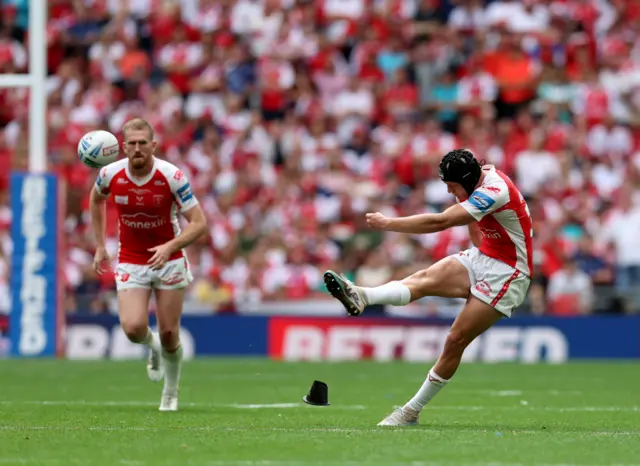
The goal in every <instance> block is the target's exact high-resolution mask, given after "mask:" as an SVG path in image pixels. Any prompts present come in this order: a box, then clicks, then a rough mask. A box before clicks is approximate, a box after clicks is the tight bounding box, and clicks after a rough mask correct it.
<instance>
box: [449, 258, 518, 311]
mask: <svg viewBox="0 0 640 466" xmlns="http://www.w3.org/2000/svg"><path fill="white" fill-rule="evenodd" d="M451 257H455V258H456V259H457V260H458V261H459V262H460V263H461V264H462V265H464V266H465V268H466V269H467V271H468V272H469V281H470V282H471V294H472V295H473V296H475V297H476V298H478V299H479V300H480V301H483V302H485V303H487V304H488V305H489V306H491V307H493V308H494V309H495V310H496V311H498V312H499V313H501V314H504V315H505V316H507V317H511V313H512V312H513V310H514V309H515V308H517V307H518V306H520V305H521V304H522V302H523V301H524V298H525V296H526V295H527V290H528V289H529V284H530V283H531V279H530V278H529V277H528V276H526V275H525V274H523V273H522V272H520V271H519V270H516V269H514V268H513V267H511V266H509V265H507V264H505V263H504V262H501V261H499V260H497V259H494V258H492V257H489V256H485V255H484V254H482V253H481V252H480V251H479V250H478V248H471V249H467V250H466V251H461V252H460V253H458V254H456V255H453V256H451Z"/></svg>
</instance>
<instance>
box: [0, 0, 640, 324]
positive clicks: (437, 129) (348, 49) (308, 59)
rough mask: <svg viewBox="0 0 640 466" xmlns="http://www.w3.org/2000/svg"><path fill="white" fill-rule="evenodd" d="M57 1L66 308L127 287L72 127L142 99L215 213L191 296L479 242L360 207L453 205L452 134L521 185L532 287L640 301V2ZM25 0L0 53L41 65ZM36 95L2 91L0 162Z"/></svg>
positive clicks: (54, 41) (55, 106)
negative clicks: (99, 251) (113, 266)
mask: <svg viewBox="0 0 640 466" xmlns="http://www.w3.org/2000/svg"><path fill="white" fill-rule="evenodd" d="M47 3H48V5H49V20H48V23H47V41H48V43H47V45H48V67H49V77H48V80H47V83H46V85H47V91H48V96H49V100H48V104H49V107H48V114H47V120H48V127H49V153H48V157H49V166H50V169H51V170H52V171H56V172H58V173H59V174H60V175H61V176H62V177H64V178H65V179H66V181H67V186H68V189H67V218H66V222H65V226H64V228H65V232H66V234H67V238H68V243H67V252H68V256H67V258H66V265H65V274H66V276H65V278H66V281H67V286H68V290H69V291H70V293H68V302H67V309H68V310H69V311H74V310H78V309H79V310H82V311H83V312H103V311H104V310H105V309H106V308H107V306H108V304H107V299H106V298H105V297H106V296H109V293H108V292H109V291H110V290H113V288H114V283H113V277H109V276H107V277H96V276H95V275H94V274H93V272H92V271H91V270H90V264H91V260H92V256H93V244H92V235H91V231H90V227H89V215H88V193H89V190H90V188H91V185H92V183H93V182H94V179H95V176H96V173H95V172H93V171H92V170H90V169H88V168H86V167H84V166H83V165H82V164H81V163H80V162H79V161H78V158H77V155H76V145H77V142H78V140H79V138H80V137H81V135H82V134H83V133H85V132H86V131H89V130H92V129H97V128H103V129H108V130H110V131H112V132H114V133H115V134H117V135H118V136H119V137H121V131H120V128H121V126H122V124H123V123H124V122H125V121H126V120H127V119H129V118H132V117H134V116H141V117H143V118H146V119H147V120H149V121H150V122H151V123H152V124H153V126H154V127H155V130H156V139H157V140H158V141H159V155H160V156H161V157H165V158H166V159H168V160H169V161H171V162H173V163H175V164H176V165H178V166H180V167H181V168H182V169H184V170H185V172H186V173H187V174H188V176H189V177H190V179H191V182H192V185H193V187H194V191H195V193H196V195H197V196H198V198H199V199H200V201H201V204H202V205H203V207H204V210H205V212H206V213H207V215H208V217H209V220H210V233H209V235H207V236H206V237H204V238H203V239H202V240H201V241H199V242H198V244H196V245H194V246H193V247H192V248H190V249H189V257H190V261H191V264H192V267H193V269H194V275H195V277H196V282H195V285H194V286H193V287H192V288H191V290H190V293H191V294H190V300H191V301H193V302H197V303H200V305H204V306H205V307H207V308H208V309H211V310H217V311H233V310H234V309H237V308H241V307H242V306H243V304H246V303H253V304H256V303H262V302H265V303H266V302H273V301H280V300H282V301H286V300H312V299H313V300H318V299H329V297H328V295H327V294H326V292H325V291H324V287H323V285H322V272H323V271H324V270H325V269H327V268H331V269H334V270H338V271H344V272H346V274H347V275H348V276H349V277H351V278H353V279H355V280H356V282H357V283H358V284H361V285H367V286H375V285H379V284H382V283H384V282H387V281H389V280H392V279H398V278H402V277H404V276H406V275H407V274H410V273H412V272H413V271H415V270H417V269H420V268H424V267H426V266H428V265H429V264H431V263H433V262H434V261H437V260H439V259H442V258H443V257H445V256H447V255H448V254H451V253H455V252H457V251H458V250H460V249H462V248H466V247H468V246H469V245H470V241H469V238H468V234H467V231H466V228H465V227H461V228H457V229H453V230H449V231H446V232H442V233H440V234H432V235H423V236H415V237H411V236H407V235H398V234H380V233H376V232H372V231H370V230H368V229H367V228H366V225H365V223H364V213H365V212H367V211H381V212H383V213H387V214H389V215H408V214H415V213H419V212H424V211H439V210H441V209H443V208H446V207H447V206H448V205H450V204H451V203H452V202H453V201H454V199H452V197H451V196H450V195H448V194H447V190H446V186H445V185H444V184H443V183H441V182H440V181H439V179H438V177H437V164H438V161H439V159H440V158H441V156H442V155H443V154H445V153H446V152H447V151H449V150H451V149H453V148H457V147H467V148H470V149H472V150H473V151H474V152H475V154H476V155H477V156H478V158H479V159H484V160H485V161H486V162H487V163H491V164H495V165H496V166H497V167H498V168H499V169H501V170H503V171H504V172H506V173H507V174H508V175H509V176H511V177H512V178H513V179H514V181H515V182H516V184H517V185H518V186H519V187H520V189H521V190H522V192H523V194H524V195H525V196H526V199H527V201H528V204H529V208H530V211H531V214H532V217H533V220H534V235H535V238H534V254H535V263H536V273H535V277H534V283H533V285H532V287H531V289H530V293H529V300H528V303H527V306H526V310H528V311H530V312H533V313H537V314H543V313H549V314H586V313H591V312H632V311H633V310H635V309H636V308H638V303H639V302H640V301H639V300H638V299H637V296H636V293H637V291H635V290H637V289H639V288H640V287H639V285H640V247H639V246H640V240H639V239H638V238H639V236H638V232H640V207H639V204H638V202H639V201H640V1H638V0H615V1H614V0H610V1H607V0H521V1H520V0H503V1H482V0H50V1H49V2H47ZM28 4H29V2H28V0H0V5H1V8H2V10H1V18H2V23H1V24H0V73H15V72H20V71H24V70H25V69H26V67H27V63H28V60H27V58H28V57H27V48H26V44H27V40H28V31H27V30H26V24H27V12H28ZM26 98H27V95H26V92H25V91H24V90H20V89H5V90H0V128H2V129H1V130H0V163H2V164H4V166H10V165H11V166H13V167H14V168H24V167H26V163H27V147H28V140H29V129H28V125H27V121H28V114H27V110H28V106H27V104H26ZM8 172H9V171H8V170H5V171H3V172H1V173H0V204H1V205H2V206H3V207H2V208H1V209H0V230H1V231H2V233H1V238H2V241H1V243H0V244H1V245H2V248H1V249H0V277H2V278H1V279H2V280H3V281H4V285H5V288H6V282H7V280H8V277H7V274H8V268H9V264H8V257H9V256H10V251H11V242H10V238H9V235H8V233H7V232H8V230H7V229H8V226H9V225H10V211H9V209H8V207H7V174H8ZM112 207H113V206H112ZM110 215H113V211H112V209H111V212H110ZM109 225H110V227H109V237H110V247H111V250H112V252H115V250H116V247H117V241H116V237H117V226H116V222H110V223H109ZM636 248H637V249H638V251H636ZM0 294H2V293H0ZM3 300H4V301H5V302H2V301H3ZM6 302H8V301H7V300H6V297H5V298H2V299H0V307H1V306H6ZM435 312H437V310H436V311H435Z"/></svg>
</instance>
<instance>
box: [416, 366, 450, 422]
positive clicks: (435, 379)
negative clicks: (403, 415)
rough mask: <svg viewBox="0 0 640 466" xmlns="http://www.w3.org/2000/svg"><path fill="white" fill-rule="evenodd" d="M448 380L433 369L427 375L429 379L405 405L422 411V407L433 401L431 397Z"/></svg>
mask: <svg viewBox="0 0 640 466" xmlns="http://www.w3.org/2000/svg"><path fill="white" fill-rule="evenodd" d="M447 382H449V381H448V380H445V379H443V378H442V377H440V376H439V375H438V374H436V373H435V372H433V369H431V370H430V371H429V374H428V375H427V379H426V380H425V381H424V383H423V384H422V387H420V390H418V393H416V394H415V395H414V397H413V398H411V400H409V401H408V402H407V404H406V405H405V406H406V407H408V408H411V409H412V410H414V411H417V412H420V411H422V408H424V406H425V405H426V404H427V403H429V401H431V398H433V397H434V396H436V395H437V394H438V392H439V391H440V389H441V388H442V387H444V386H445V385H446V384H447Z"/></svg>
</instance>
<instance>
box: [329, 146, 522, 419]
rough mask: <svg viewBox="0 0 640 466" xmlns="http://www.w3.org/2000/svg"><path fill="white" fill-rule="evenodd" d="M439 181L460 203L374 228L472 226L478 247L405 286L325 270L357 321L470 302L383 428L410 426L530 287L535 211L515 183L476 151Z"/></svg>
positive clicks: (379, 220) (378, 221) (456, 156)
mask: <svg viewBox="0 0 640 466" xmlns="http://www.w3.org/2000/svg"><path fill="white" fill-rule="evenodd" d="M440 178H442V181H444V182H445V183H446V184H447V187H448V191H449V193H451V194H453V195H454V196H455V197H456V198H457V199H458V201H459V203H457V204H456V205H454V206H452V207H450V208H448V209H446V210H445V211H444V212H442V213H439V214H421V215H413V216H410V217H399V218H389V217H385V216H384V215H382V214H381V213H379V212H377V213H372V214H367V223H368V224H369V226H370V227H371V228H375V229H377V230H384V231H396V232H400V233H411V234H419V233H434V232H437V231H442V230H445V229H447V228H451V227H455V226H458V225H468V226H469V233H470V236H471V240H472V242H473V245H474V246H475V247H473V248H471V249H468V250H466V251H462V252H460V253H458V254H457V255H452V256H449V257H447V258H445V259H443V260H441V261H439V262H437V263H435V264H434V265H432V266H431V267H429V268H428V269H426V270H421V271H419V272H417V273H415V274H413V275H411V276H409V277H407V278H405V279H404V280H402V281H393V282H390V283H387V284H385V285H382V286H377V287H373V288H367V287H360V286H356V285H355V284H353V283H351V282H350V281H349V280H347V279H346V278H345V277H344V276H343V275H339V274H337V273H335V272H333V271H331V270H329V271H327V272H325V274H324V281H325V284H326V286H327V289H328V290H329V291H330V292H331V294H332V295H333V296H334V297H335V298H337V299H338V300H339V301H340V302H341V303H342V304H343V305H344V307H345V308H346V309H347V312H348V313H349V314H350V315H352V316H358V315H360V314H361V313H362V311H364V309H365V308H366V306H367V305H370V304H390V305H393V306H405V305H407V304H409V303H410V302H412V301H415V300H417V299H420V298H422V297H424V296H442V297H446V298H465V299H466V300H467V302H466V303H465V305H464V307H463V308H462V311H461V312H460V314H458V316H457V317H456V319H455V321H454V322H453V325H452V326H451V329H450V330H449V334H448V336H447V339H446V341H445V344H444V349H443V350H442V353H441V354H440V357H439V358H438V360H437V362H436V364H435V365H434V366H433V367H432V368H431V370H430V371H429V373H428V375H427V378H426V380H425V381H424V383H423V384H422V387H420V390H418V392H417V393H416V394H415V396H414V397H413V398H412V399H411V400H409V401H408V402H407V403H406V404H405V405H404V406H403V407H401V408H398V409H397V410H395V411H393V412H392V413H391V414H389V415H388V416H387V417H386V418H385V419H383V420H382V421H381V422H380V423H379V424H378V425H379V426H410V425H416V424H417V423H418V418H419V416H420V412H421V411H422V409H423V408H424V407H425V405H426V404H427V403H429V401H431V399H432V398H433V397H434V396H435V395H436V394H437V393H438V392H439V391H440V390H441V389H442V387H444V386H445V385H446V384H447V383H448V382H449V380H450V379H451V377H452V376H453V375H454V374H455V372H456V370H457V369H458V366H459V365H460V360H461V358H462V353H463V352H464V350H465V348H466V347H467V346H468V345H469V344H470V343H471V342H472V341H473V340H474V339H475V338H476V337H477V336H478V335H480V334H481V333H483V332H484V331H485V330H487V329H488V328H490V327H491V326H492V325H493V324H495V323H496V322H497V321H498V320H500V318H502V317H503V316H507V317H510V316H511V313H512V312H513V310H514V309H515V308H517V307H518V306H519V305H520V304H522V302H523V301H524V298H525V295H526V293H527V290H528V288H529V284H530V282H531V273H532V270H533V263H532V246H531V237H532V234H533V233H532V225H531V216H530V214H529V208H528V207H527V204H526V202H525V200H524V199H523V197H522V195H521V194H520V192H519V191H518V189H517V188H516V187H515V186H514V184H513V183H512V181H511V180H510V179H509V178H508V177H507V176H506V175H505V174H504V173H502V172H500V171H499V170H496V169H495V168H494V167H493V166H484V167H483V166H482V165H481V164H480V163H479V162H478V161H477V160H476V158H475V157H474V155H473V153H472V152H471V151H469V150H465V149H458V150H454V151H451V152H449V153H448V154H447V155H445V156H444V157H443V158H442V161H441V162H440Z"/></svg>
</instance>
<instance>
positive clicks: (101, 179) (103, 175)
mask: <svg viewBox="0 0 640 466" xmlns="http://www.w3.org/2000/svg"><path fill="white" fill-rule="evenodd" d="M112 179H113V173H112V171H111V170H109V168H108V167H103V168H101V169H100V172H99V173H98V177H97V178H96V183H95V184H94V188H95V190H96V192H97V193H98V194H100V195H101V196H109V195H110V194H111V180H112Z"/></svg>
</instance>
